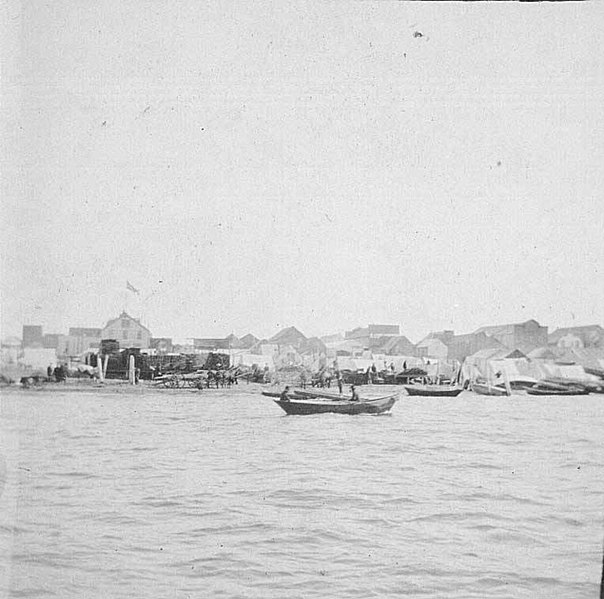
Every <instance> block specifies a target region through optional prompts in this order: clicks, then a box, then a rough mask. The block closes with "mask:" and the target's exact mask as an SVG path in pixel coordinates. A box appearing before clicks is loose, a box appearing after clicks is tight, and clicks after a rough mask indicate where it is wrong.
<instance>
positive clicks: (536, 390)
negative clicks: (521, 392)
mask: <svg viewBox="0 0 604 599" xmlns="http://www.w3.org/2000/svg"><path fill="white" fill-rule="evenodd" d="M526 392H527V393H528V394H529V395H589V390H588V389H586V388H585V387H571V386H565V387H563V388H559V389H556V388H554V387H553V386H549V385H547V386H541V385H535V386H534V387H531V388H530V389H527V390H526Z"/></svg>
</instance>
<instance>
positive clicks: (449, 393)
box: [403, 385, 463, 397]
mask: <svg viewBox="0 0 604 599" xmlns="http://www.w3.org/2000/svg"><path fill="white" fill-rule="evenodd" d="M403 387H405V389H406V391H407V393H408V394H409V395H420V396H422V397H457V396H458V395H459V394H460V393H461V392H462V391H463V389H462V388H461V387H450V386H448V385H403Z"/></svg>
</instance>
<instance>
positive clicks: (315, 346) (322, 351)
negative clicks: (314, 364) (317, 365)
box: [299, 337, 327, 357]
mask: <svg viewBox="0 0 604 599" xmlns="http://www.w3.org/2000/svg"><path fill="white" fill-rule="evenodd" d="M299 351H300V354H301V355H303V356H314V357H320V356H326V355H327V346H326V345H325V343H323V341H321V339H319V338H318V337H310V338H309V339H307V340H306V341H304V343H302V344H301V345H300V348H299Z"/></svg>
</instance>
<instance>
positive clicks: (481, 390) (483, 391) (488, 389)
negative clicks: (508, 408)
mask: <svg viewBox="0 0 604 599" xmlns="http://www.w3.org/2000/svg"><path fill="white" fill-rule="evenodd" d="M471 389H472V391H474V393H478V395H492V396H495V397H502V396H505V395H507V394H508V392H507V391H506V390H505V389H501V388H500V387H495V386H494V385H486V384H483V383H472V387H471Z"/></svg>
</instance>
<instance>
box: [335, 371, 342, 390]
mask: <svg viewBox="0 0 604 599" xmlns="http://www.w3.org/2000/svg"><path fill="white" fill-rule="evenodd" d="M336 377H337V380H338V390H339V391H340V395H342V385H343V382H344V381H343V380H342V373H341V372H340V371H339V370H338V371H337V373H336Z"/></svg>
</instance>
